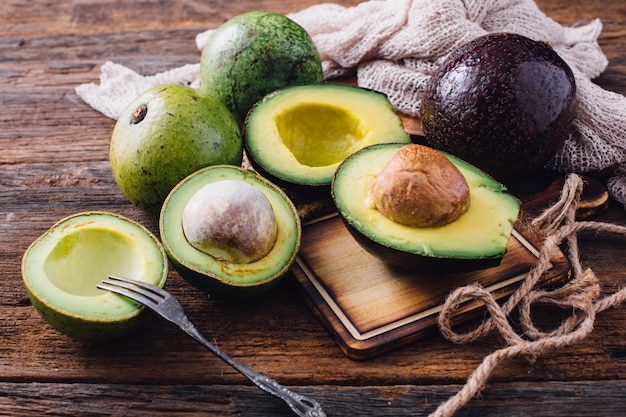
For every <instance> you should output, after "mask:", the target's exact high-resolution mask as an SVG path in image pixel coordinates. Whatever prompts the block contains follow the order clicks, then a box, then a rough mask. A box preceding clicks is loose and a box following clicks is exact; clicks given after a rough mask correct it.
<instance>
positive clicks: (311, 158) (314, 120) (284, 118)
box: [276, 103, 370, 167]
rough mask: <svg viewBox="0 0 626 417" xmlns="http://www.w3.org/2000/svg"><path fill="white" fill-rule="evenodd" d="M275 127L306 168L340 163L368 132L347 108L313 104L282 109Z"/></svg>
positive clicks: (365, 126)
mask: <svg viewBox="0 0 626 417" xmlns="http://www.w3.org/2000/svg"><path fill="white" fill-rule="evenodd" d="M320 121H324V122H323V123H320ZM276 127H277V129H278V134H279V135H280V137H281V138H282V141H283V143H284V144H285V146H286V147H287V148H288V149H289V150H290V151H291V153H292V154H293V156H294V157H295V158H296V159H297V161H298V162H299V163H300V164H302V165H306V166H309V167H322V166H326V165H333V164H337V163H339V162H341V161H342V160H343V159H345V158H346V157H347V156H348V155H349V154H350V152H351V150H352V149H354V148H355V146H358V144H359V143H360V142H362V141H363V139H364V138H365V137H366V135H367V133H368V132H369V130H370V129H369V128H368V127H367V125H366V124H365V123H364V122H363V120H360V119H359V118H357V117H356V116H355V115H354V113H351V112H349V111H348V110H347V109H343V108H341V107H336V106H332V105H328V106H324V105H321V104H316V103H303V104H302V105H299V106H295V107H293V108H288V109H285V111H284V112H282V113H280V114H279V115H278V116H277V117H276Z"/></svg>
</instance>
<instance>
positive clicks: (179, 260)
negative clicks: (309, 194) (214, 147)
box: [159, 165, 302, 298]
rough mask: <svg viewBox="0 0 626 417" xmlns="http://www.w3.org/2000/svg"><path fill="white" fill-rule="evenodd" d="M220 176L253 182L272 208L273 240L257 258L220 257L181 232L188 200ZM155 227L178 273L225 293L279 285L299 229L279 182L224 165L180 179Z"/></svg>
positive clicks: (248, 292) (235, 295)
mask: <svg viewBox="0 0 626 417" xmlns="http://www.w3.org/2000/svg"><path fill="white" fill-rule="evenodd" d="M223 180H236V181H244V182H246V183H248V184H250V185H253V186H254V187H256V188H257V189H258V190H260V191H261V192H262V193H263V194H264V195H265V197H266V198H267V200H268V201H269V203H270V204H271V206H272V209H273V210H274V215H275V219H276V223H277V235H276V240H275V243H274V245H273V247H272V248H271V250H270V251H269V253H267V254H266V255H265V256H263V257H262V258H260V259H258V260H256V261H253V262H249V263H233V262H227V261H223V260H219V259H217V258H214V257H213V256H211V255H208V254H207V253H205V252H203V251H201V250H199V249H197V248H195V247H194V246H192V245H191V244H190V243H189V242H188V241H187V239H186V237H185V233H184V230H183V222H182V218H183V212H184V210H185V207H186V206H187V203H188V202H189V200H190V199H191V198H192V197H193V196H194V195H195V194H196V192H197V191H199V190H200V189H202V188H203V187H204V186H205V185H207V184H211V183H214V182H217V181H223ZM159 228H160V234H161V239H162V242H163V246H164V248H165V251H166V253H167V254H168V256H169V258H170V260H171V261H172V263H173V264H174V266H175V268H176V270H177V271H178V272H179V273H180V274H181V276H182V277H183V278H185V279H186V280H187V281H188V282H189V283H191V284H192V285H194V286H195V287H197V288H199V289H201V290H204V291H206V292H209V293H210V294H212V295H217V296H222V297H224V298H245V297H248V296H253V295H258V294H260V293H261V292H264V291H266V290H268V289H270V288H271V287H273V286H274V285H275V284H277V283H278V282H279V280H280V279H281V278H282V277H283V276H284V275H285V274H286V273H287V271H288V270H289V269H290V268H291V266H292V264H293V262H294V261H295V258H296V255H297V253H298V250H299V249H300V239H301V233H302V232H301V225H300V218H299V216H298V212H297V210H296V208H295V207H294V205H293V203H292V202H291V200H290V199H289V198H288V197H287V196H286V195H285V194H284V193H283V192H282V191H281V190H280V189H279V188H278V187H276V186H275V185H274V184H272V183H270V182H269V181H267V180H266V179H264V178H263V177H261V176H259V175H257V174H255V173H254V172H252V171H247V170H244V169H242V168H239V167H235V166H226V165H224V166H213V167H209V168H206V169H203V170H200V171H198V172H196V173H194V174H192V175H190V176H189V177H187V178H186V179H185V180H183V181H182V182H181V183H180V184H178V185H177V186H176V188H174V190H172V192H171V193H170V195H169V196H168V198H167V199H166V201H165V204H164V205H163V209H162V211H161V217H160V221H159Z"/></svg>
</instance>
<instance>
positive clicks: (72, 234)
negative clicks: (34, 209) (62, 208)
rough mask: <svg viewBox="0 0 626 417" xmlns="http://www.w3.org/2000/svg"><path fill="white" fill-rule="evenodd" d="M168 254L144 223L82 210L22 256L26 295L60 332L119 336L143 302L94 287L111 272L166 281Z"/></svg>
mask: <svg viewBox="0 0 626 417" xmlns="http://www.w3.org/2000/svg"><path fill="white" fill-rule="evenodd" d="M167 273H168V268H167V257H166V255H165V251H164V250H163V247H162V246H161V244H160V243H159V241H158V240H157V239H156V237H154V236H153V235H152V234H151V233H150V232H149V231H148V230H147V229H146V228H144V227H143V226H141V225H140V224H138V223H136V222H134V221H132V220H130V219H127V218H125V217H123V216H120V215H117V214H113V213H106V212H85V213H78V214H75V215H73V216H70V217H67V218H65V219H63V220H61V221H59V222H58V223H57V224H55V225H54V226H52V227H51V228H50V229H49V230H48V231H47V232H46V233H44V234H43V235H42V236H41V237H39V238H38V239H37V240H35V241H34V242H33V243H32V244H31V245H30V247H29V248H28V249H27V250H26V252H25V253H24V256H23V258H22V278H23V282H24V286H25V287H26V291H27V293H28V296H29V298H30V300H31V302H32V304H33V306H34V307H35V308H36V309H37V311H38V312H39V313H40V314H41V315H42V316H43V318H44V319H45V320H46V321H47V322H48V323H49V324H50V325H51V326H52V327H54V328H56V329H57V330H58V331H60V332H61V333H64V334H66V335H68V336H70V337H73V338H76V339H83V340H104V339H111V338H115V337H120V336H123V335H125V334H127V333H129V332H131V331H132V330H134V329H136V328H137V326H138V325H140V323H141V320H140V317H141V315H140V313H141V312H142V311H143V310H144V307H143V306H142V305H141V304H138V303H136V302H134V301H131V300H128V299H127V298H125V297H123V296H120V295H117V294H114V293H111V292H108V291H103V290H100V289H98V288H96V285H97V284H99V283H100V282H101V281H102V280H103V279H106V278H107V277H108V276H109V275H118V276H124V277H128V278H134V279H137V280H141V281H145V282H148V283H151V284H153V285H156V286H158V287H161V288H162V287H164V286H165V282H166V280H167Z"/></svg>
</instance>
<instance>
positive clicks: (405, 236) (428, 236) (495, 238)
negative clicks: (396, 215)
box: [332, 144, 520, 271]
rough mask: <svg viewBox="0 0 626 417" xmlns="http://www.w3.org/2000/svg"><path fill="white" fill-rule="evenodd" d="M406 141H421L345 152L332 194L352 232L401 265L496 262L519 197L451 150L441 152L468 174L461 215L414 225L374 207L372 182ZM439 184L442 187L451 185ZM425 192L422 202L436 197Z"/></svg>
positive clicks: (458, 266)
mask: <svg viewBox="0 0 626 417" xmlns="http://www.w3.org/2000/svg"><path fill="white" fill-rule="evenodd" d="M405 146H421V145H414V144H412V145H404V144H380V145H373V146H370V147H367V148H365V149H363V150H361V151H359V152H357V153H355V154H354V155H352V156H351V157H349V158H347V159H346V160H345V161H344V162H343V163H342V164H341V165H340V166H339V168H338V169H337V172H336V174H335V177H334V180H333V184H332V196H333V200H334V202H335V205H336V207H337V210H338V212H339V214H340V216H341V218H342V219H343V221H344V223H345V224H346V226H347V228H348V230H349V231H350V233H351V234H352V235H353V236H354V237H355V238H356V240H357V241H358V242H359V243H360V244H361V245H362V246H363V247H364V249H365V250H367V251H368V252H370V253H371V254H373V255H375V256H377V257H379V258H381V259H382V260H384V261H385V262H387V263H389V264H391V265H394V266H398V267H402V268H409V269H414V270H420V269H422V268H423V269H436V270H451V271H453V270H472V269H480V268H485V267H489V266H495V265H497V264H498V263H499V262H500V260H501V258H502V256H503V255H504V254H505V253H506V249H507V243H508V241H509V238H510V236H511V233H512V230H513V225H514V223H515V222H516V220H517V218H518V215H519V210H520V202H519V200H517V199H516V198H515V197H513V196H512V195H511V194H509V193H508V192H507V190H506V188H505V187H504V186H503V185H502V184H500V183H498V182H497V181H495V180H494V179H492V178H491V177H490V176H488V175H486V174H485V173H483V172H482V171H480V170H479V169H478V168H476V167H474V166H472V165H470V164H468V163H466V162H464V161H462V160H460V159H458V158H456V157H454V156H452V155H449V154H443V153H442V154H443V156H445V157H446V158H447V159H448V160H449V161H450V162H452V164H453V165H454V166H455V167H456V168H457V169H458V171H460V173H461V174H462V175H463V177H465V180H466V183H467V185H468V188H469V205H468V206H467V207H466V208H464V210H463V213H462V214H460V215H459V216H458V217H456V216H455V219H452V220H450V222H448V223H446V224H444V225H441V226H432V227H428V226H427V227H414V226H410V225H406V224H403V223H400V222H397V221H395V220H393V219H391V218H389V217H388V216H386V215H385V214H383V213H382V212H381V211H379V210H378V209H377V208H376V205H375V204H374V202H373V200H372V195H371V190H372V187H373V184H374V183H375V181H376V180H377V178H378V177H379V175H380V173H381V172H382V171H383V170H384V169H385V167H386V166H387V165H388V164H389V162H390V160H391V159H392V158H393V157H394V155H396V154H397V153H398V152H399V151H400V150H402V149H403V148H404V147H405ZM429 149H431V148H429ZM431 151H432V152H437V151H435V150H434V149H431ZM437 165H439V163H438V164H437ZM434 178H443V176H434ZM431 185H433V186H434V187H435V188H436V187H437V184H431ZM441 185H442V187H443V188H444V189H445V188H446V187H447V186H449V184H447V183H446V184H444V183H443V182H442V183H441ZM421 198H423V199H424V203H427V202H428V201H427V200H429V201H430V200H434V199H431V198H429V197H427V196H424V195H422V197H421Z"/></svg>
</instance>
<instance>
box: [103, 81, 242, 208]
mask: <svg viewBox="0 0 626 417" xmlns="http://www.w3.org/2000/svg"><path fill="white" fill-rule="evenodd" d="M109 160H110V163H111V171H112V173H113V177H114V179H115V182H116V183H117V185H118V186H119V188H120V190H121V191H122V192H123V193H124V195H125V196H126V197H127V198H128V200H130V201H131V202H132V203H133V204H135V205H136V206H137V207H139V208H141V209H142V210H145V211H147V212H150V213H152V214H158V213H159V211H160V210H161V205H162V204H163V201H165V198H166V197H167V195H168V194H169V192H170V191H171V190H172V188H174V186H175V185H176V184H177V183H178V182H179V181H181V180H182V179H183V178H185V177H186V176H188V175H190V174H192V173H193V172H195V171H197V170H199V169H201V168H205V167H207V166H212V165H222V164H231V165H240V164H241V162H242V160H243V138H242V136H241V130H240V128H239V126H238V124H237V121H236V120H235V118H234V117H233V115H232V114H231V112H230V111H228V109H226V107H225V106H224V104H222V103H221V102H220V101H218V100H216V99H214V98H212V97H205V96H202V95H200V94H199V93H198V91H197V90H196V89H194V88H191V87H188V86H185V85H173V84H166V85H159V86H155V87H152V88H149V89H148V90H146V91H144V92H143V93H141V94H139V95H138V96H137V97H136V98H135V99H134V100H133V101H132V102H131V103H130V104H129V105H128V107H127V108H126V109H125V110H124V111H123V112H122V114H121V115H120V118H119V119H118V121H117V123H116V124H115V128H114V129H113V134H112V135H111V143H110V148H109Z"/></svg>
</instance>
